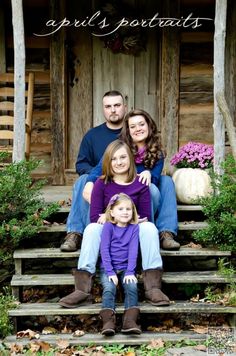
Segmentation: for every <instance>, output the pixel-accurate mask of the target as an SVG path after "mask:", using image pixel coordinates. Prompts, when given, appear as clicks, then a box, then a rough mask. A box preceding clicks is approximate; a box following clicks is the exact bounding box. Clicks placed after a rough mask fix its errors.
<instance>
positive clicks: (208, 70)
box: [179, 0, 215, 146]
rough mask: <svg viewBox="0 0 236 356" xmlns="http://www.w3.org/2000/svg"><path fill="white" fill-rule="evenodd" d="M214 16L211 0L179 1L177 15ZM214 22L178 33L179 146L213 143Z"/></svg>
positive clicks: (212, 1)
mask: <svg viewBox="0 0 236 356" xmlns="http://www.w3.org/2000/svg"><path fill="white" fill-rule="evenodd" d="M190 13H193V15H194V16H193V17H195V16H197V17H204V18H211V19H214V16H215V1H214V0H206V1H196V0H182V1H181V14H184V16H186V15H188V14H190ZM213 37H214V21H210V22H208V21H207V22H203V26H202V27H199V28H198V29H194V30H191V31H189V29H186V30H185V31H182V32H181V44H180V108H179V146H182V145H184V144H185V143H187V142H189V141H200V142H204V143H213V142H214V137H213V120H214V116H213V114H214V107H213Z"/></svg>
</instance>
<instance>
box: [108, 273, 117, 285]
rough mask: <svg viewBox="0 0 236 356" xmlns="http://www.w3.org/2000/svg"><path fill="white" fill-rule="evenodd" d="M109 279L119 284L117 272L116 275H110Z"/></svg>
mask: <svg viewBox="0 0 236 356" xmlns="http://www.w3.org/2000/svg"><path fill="white" fill-rule="evenodd" d="M108 280H109V282H113V283H114V284H115V286H117V285H118V278H117V275H116V274H115V275H114V276H109V277H108Z"/></svg>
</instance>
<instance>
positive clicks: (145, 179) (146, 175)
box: [139, 170, 152, 186]
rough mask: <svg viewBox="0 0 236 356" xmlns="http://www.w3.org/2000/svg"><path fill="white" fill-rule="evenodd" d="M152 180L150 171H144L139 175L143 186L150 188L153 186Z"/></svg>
mask: <svg viewBox="0 0 236 356" xmlns="http://www.w3.org/2000/svg"><path fill="white" fill-rule="evenodd" d="M151 178H152V176H151V173H150V171H148V170H146V171H143V172H141V173H140V174H139V182H141V183H142V184H146V185H148V186H149V185H150V184H151Z"/></svg>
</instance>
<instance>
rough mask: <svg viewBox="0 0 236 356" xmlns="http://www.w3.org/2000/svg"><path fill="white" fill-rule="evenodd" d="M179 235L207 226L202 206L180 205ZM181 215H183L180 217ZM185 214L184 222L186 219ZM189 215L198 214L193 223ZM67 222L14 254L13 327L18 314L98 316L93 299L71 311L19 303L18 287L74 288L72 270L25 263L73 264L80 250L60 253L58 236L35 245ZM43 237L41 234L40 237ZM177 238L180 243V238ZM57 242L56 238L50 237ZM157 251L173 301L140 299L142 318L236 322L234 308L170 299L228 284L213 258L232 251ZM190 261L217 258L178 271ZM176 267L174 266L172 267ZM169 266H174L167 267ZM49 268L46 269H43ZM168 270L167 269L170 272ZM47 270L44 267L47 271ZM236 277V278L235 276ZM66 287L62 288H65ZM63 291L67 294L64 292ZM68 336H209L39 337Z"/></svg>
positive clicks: (148, 336) (125, 340)
mask: <svg viewBox="0 0 236 356" xmlns="http://www.w3.org/2000/svg"><path fill="white" fill-rule="evenodd" d="M68 212H69V207H66V208H61V210H60V213H59V214H58V215H57V219H58V220H59V221H65V217H66V215H67V214H68ZM178 214H179V220H180V222H179V235H180V242H181V243H183V241H184V239H185V237H182V236H185V235H186V234H187V235H190V236H191V232H192V231H193V230H196V229H202V228H204V227H205V226H206V222H204V221H203V216H202V212H201V207H200V206H183V205H182V206H179V207H178ZM183 217H184V218H183ZM186 217H188V220H187V221H186ZM193 217H197V218H199V221H198V222H196V221H195V220H194V219H193ZM65 230H66V226H65V224H63V223H59V224H52V225H45V226H44V227H43V229H42V231H41V233H40V234H39V236H38V238H37V247H36V248H32V247H30V248H29V247H28V248H22V249H18V250H16V251H15V253H14V260H15V275H14V276H13V278H12V281H11V286H12V292H13V294H14V296H15V297H16V298H17V299H18V300H19V301H20V302H21V303H20V304H19V307H18V308H16V309H12V310H10V311H9V315H10V316H11V317H12V318H14V320H15V328H16V331H17V330H18V329H19V325H20V324H21V323H20V320H21V318H30V317H35V316H49V317H53V316H78V315H91V316H94V317H97V316H98V313H99V311H100V308H101V304H100V303H94V304H90V305H86V306H80V307H78V308H75V309H66V308H62V307H61V306H60V305H59V304H58V303H57V302H46V303H24V302H22V290H23V289H24V288H30V287H37V288H41V287H42V288H44V287H48V286H65V288H67V286H70V285H71V286H73V285H74V279H73V276H72V274H71V273H70V270H68V272H66V273H47V274H46V273H41V272H40V273H35V274H34V273H33V271H32V270H30V269H27V268H26V265H27V263H29V262H30V261H33V262H34V264H35V263H36V264H37V263H38V264H41V265H44V266H45V267H46V266H48V268H49V267H50V265H53V263H54V261H59V262H60V264H63V263H62V262H63V261H65V260H67V261H68V260H69V261H70V260H71V262H72V265H74V267H76V261H77V258H78V256H79V254H80V251H79V250H78V251H76V252H70V253H68V252H61V251H60V249H59V246H60V243H61V239H60V238H59V239H58V240H57V243H56V244H55V246H56V247H54V246H52V243H48V246H39V245H40V241H47V242H49V240H50V238H51V237H52V236H54V235H55V236H64V235H65ZM41 236H43V237H44V238H42V239H41ZM181 239H182V240H183V241H181ZM54 241H55V239H54ZM161 255H162V257H163V262H164V270H165V272H164V274H163V289H164V290H165V289H167V290H168V292H167V295H168V296H169V297H170V299H171V304H170V306H168V307H155V306H152V305H151V304H148V303H146V302H145V301H143V300H141V301H140V311H141V320H142V318H143V317H145V319H146V321H147V320H148V319H147V317H148V316H149V317H150V316H152V318H153V317H156V319H157V320H158V319H159V317H160V316H162V317H165V315H166V317H168V318H170V315H172V316H173V315H176V316H178V317H179V318H180V319H183V320H184V319H185V318H186V317H187V316H189V315H190V314H191V315H195V316H196V317H197V316H198V315H206V316H210V315H212V314H223V315H225V316H226V318H227V320H228V323H229V325H230V326H235V324H236V320H235V315H236V307H230V306H223V305H217V304H213V303H207V302H201V301H199V302H191V301H189V300H184V301H183V300H173V297H172V292H171V291H172V290H173V291H174V290H175V289H176V287H177V286H178V285H180V284H182V285H183V284H190V285H193V284H204V285H208V284H226V283H228V281H227V279H226V278H225V276H223V275H221V274H219V272H218V271H217V259H219V258H222V257H225V258H228V259H231V258H233V256H231V252H229V251H219V250H213V249H208V248H189V247H184V246H182V247H181V248H180V250H179V251H167V250H162V251H161ZM186 258H187V259H188V260H189V261H195V265H196V264H197V262H196V261H198V260H200V261H201V260H207V261H208V259H209V260H212V259H215V260H216V268H215V269H210V268H209V270H202V269H201V268H200V269H199V270H197V269H196V268H195V269H193V270H191V269H189V268H183V270H179V267H178V268H177V267H175V266H179V263H180V262H181V261H184V259H186ZM168 261H171V262H172V263H171V267H170V268H169V262H168ZM172 266H174V268H173V267H172ZM171 268H172V269H171ZM45 269H47V268H45ZM169 269H170V270H169ZM45 272H47V271H45ZM235 280H236V276H235ZM63 288H64V287H63ZM140 290H143V287H142V280H141V279H140ZM65 294H67V293H65ZM123 310H124V308H123V304H118V306H117V314H118V315H119V314H121V313H123ZM58 338H60V339H65V338H66V339H67V340H68V341H69V343H70V344H71V345H75V344H76V345H86V344H89V343H91V342H94V343H96V344H97V345H101V344H104V343H110V344H114V343H117V344H119V343H122V344H126V345H134V344H135V345H138V344H143V343H147V342H149V341H150V340H152V339H155V338H163V340H170V341H177V340H182V339H191V340H205V339H206V338H207V335H206V334H197V333H194V332H192V331H189V330H187V331H182V332H180V333H171V332H170V333H168V332H165V333H162V332H161V333H160V332H153V331H152V332H151V331H145V332H143V333H142V335H140V336H129V335H122V334H120V333H117V334H116V335H115V336H114V337H110V338H107V337H104V336H102V335H101V334H100V333H85V335H83V336H82V337H79V338H78V337H73V335H72V334H56V335H55V334H54V335H41V336H40V339H41V340H42V341H43V340H44V341H47V342H50V343H51V344H53V343H56V340H58ZM6 340H7V341H8V342H16V341H17V342H19V340H18V339H16V338H15V336H10V337H8V338H7V339H6ZM21 342H22V343H27V340H21Z"/></svg>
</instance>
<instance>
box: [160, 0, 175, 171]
mask: <svg viewBox="0 0 236 356" xmlns="http://www.w3.org/2000/svg"><path fill="white" fill-rule="evenodd" d="M163 3H164V5H163V6H164V8H163V16H164V17H178V13H179V1H174V2H173V1H171V0H167V1H164V2H163ZM179 50H180V37H179V32H178V31H177V28H171V27H166V28H163V32H162V54H161V55H162V60H161V111H160V115H161V136H162V144H163V147H164V149H165V150H166V154H167V156H166V160H165V161H166V162H165V171H166V173H170V171H171V166H170V159H171V157H172V156H173V154H175V153H176V151H177V150H178V121H179V72H180V66H179Z"/></svg>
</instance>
